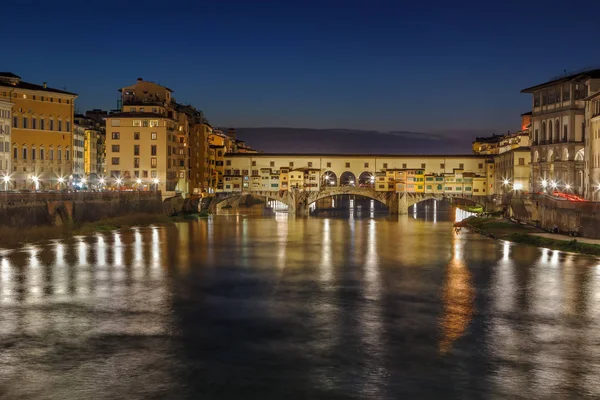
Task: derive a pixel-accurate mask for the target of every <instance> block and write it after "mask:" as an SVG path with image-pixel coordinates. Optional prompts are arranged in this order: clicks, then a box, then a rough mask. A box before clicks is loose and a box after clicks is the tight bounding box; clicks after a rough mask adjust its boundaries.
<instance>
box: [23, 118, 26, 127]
mask: <svg viewBox="0 0 600 400" xmlns="http://www.w3.org/2000/svg"><path fill="white" fill-rule="evenodd" d="M23 129H27V117H23Z"/></svg>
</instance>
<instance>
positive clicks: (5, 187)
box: [2, 175, 10, 191]
mask: <svg viewBox="0 0 600 400" xmlns="http://www.w3.org/2000/svg"><path fill="white" fill-rule="evenodd" d="M2 180H3V181H4V190H5V191H8V183H9V182H10V176H8V175H4V177H3V178H2Z"/></svg>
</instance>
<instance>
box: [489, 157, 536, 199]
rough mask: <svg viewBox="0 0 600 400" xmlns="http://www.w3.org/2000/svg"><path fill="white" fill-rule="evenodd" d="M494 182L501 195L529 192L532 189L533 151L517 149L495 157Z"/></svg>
mask: <svg viewBox="0 0 600 400" xmlns="http://www.w3.org/2000/svg"><path fill="white" fill-rule="evenodd" d="M494 170H495V173H494V182H495V185H496V188H498V193H499V194H503V195H506V194H510V193H514V192H519V191H521V192H523V191H529V190H530V187H531V182H530V180H531V149H530V148H529V147H520V148H516V149H513V150H510V151H507V152H504V153H502V154H498V155H497V156H495V157H494Z"/></svg>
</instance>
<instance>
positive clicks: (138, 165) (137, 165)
mask: <svg viewBox="0 0 600 400" xmlns="http://www.w3.org/2000/svg"><path fill="white" fill-rule="evenodd" d="M139 167H140V159H139V158H134V159H133V168H139Z"/></svg>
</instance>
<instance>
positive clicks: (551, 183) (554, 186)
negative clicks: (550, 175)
mask: <svg viewBox="0 0 600 400" xmlns="http://www.w3.org/2000/svg"><path fill="white" fill-rule="evenodd" d="M550 186H552V189H556V188H557V187H558V183H556V182H554V181H552V182H550Z"/></svg>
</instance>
